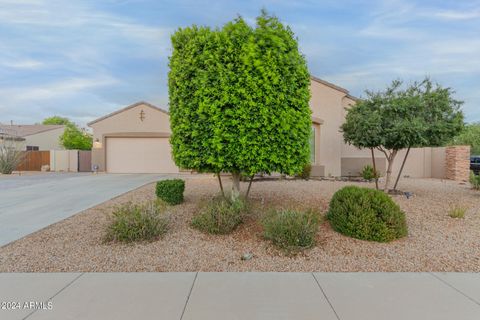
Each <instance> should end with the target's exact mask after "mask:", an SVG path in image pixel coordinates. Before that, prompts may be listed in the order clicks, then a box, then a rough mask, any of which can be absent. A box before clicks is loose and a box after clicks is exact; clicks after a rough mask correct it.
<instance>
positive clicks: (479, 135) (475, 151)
mask: <svg viewBox="0 0 480 320" xmlns="http://www.w3.org/2000/svg"><path fill="white" fill-rule="evenodd" d="M452 144H455V145H462V144H463V145H469V146H470V148H471V149H470V152H471V154H472V155H480V122H477V123H470V124H467V125H466V126H465V129H464V130H462V132H460V134H459V135H457V136H456V137H455V138H453V141H452Z"/></svg>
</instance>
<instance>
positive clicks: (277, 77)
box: [169, 11, 311, 199]
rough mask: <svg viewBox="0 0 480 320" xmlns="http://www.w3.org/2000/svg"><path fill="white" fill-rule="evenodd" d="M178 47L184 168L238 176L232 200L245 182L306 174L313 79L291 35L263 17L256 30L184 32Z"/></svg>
mask: <svg viewBox="0 0 480 320" xmlns="http://www.w3.org/2000/svg"><path fill="white" fill-rule="evenodd" d="M172 47H173V53H172V56H171V57H170V63H169V66H170V72H169V98H170V124H171V129H172V136H171V144H172V151H173V158H174V160H175V163H176V164H177V165H178V166H179V167H182V168H187V169H194V170H197V171H200V172H213V173H216V174H219V173H220V172H229V173H231V175H232V179H233V184H232V199H236V198H238V196H239V193H240V176H241V175H247V176H251V177H253V175H254V174H255V173H258V172H266V173H271V172H279V173H284V174H289V175H293V174H296V173H300V172H301V171H302V169H303V167H304V166H305V165H306V164H307V163H308V160H309V153H310V150H309V138H310V131H311V129H310V127H311V118H310V115H311V111H310V108H309V105H308V102H309V98H310V92H309V84H310V76H309V72H308V69H307V65H306V62H305V59H304V57H303V56H302V55H301V54H300V52H299V50H298V43H297V40H296V39H295V37H294V35H293V32H292V31H291V30H290V28H288V27H285V26H284V25H283V24H282V23H281V22H280V21H279V20H278V19H277V18H276V17H273V16H270V15H268V14H267V13H266V12H265V11H263V12H262V14H261V16H259V17H258V18H257V25H256V27H251V26H249V25H248V24H247V23H246V22H245V21H244V20H243V19H242V18H237V19H235V20H234V21H232V22H230V23H227V24H226V25H225V26H224V27H223V28H221V29H215V30H212V29H210V28H207V27H196V26H193V27H188V28H185V29H179V30H178V31H177V32H175V34H174V35H173V36H172ZM219 180H220V179H219ZM220 182H221V180H220Z"/></svg>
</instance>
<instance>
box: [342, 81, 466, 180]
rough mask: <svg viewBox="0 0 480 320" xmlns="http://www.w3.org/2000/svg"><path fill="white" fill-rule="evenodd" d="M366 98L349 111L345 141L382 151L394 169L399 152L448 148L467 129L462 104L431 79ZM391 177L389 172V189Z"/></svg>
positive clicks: (399, 84)
mask: <svg viewBox="0 0 480 320" xmlns="http://www.w3.org/2000/svg"><path fill="white" fill-rule="evenodd" d="M366 94H367V97H366V98H365V99H363V100H360V101H358V102H357V104H356V105H355V106H353V107H351V108H350V109H349V110H348V113H347V116H346V121H345V123H344V124H343V125H342V131H343V138H344V140H345V142H346V143H348V144H351V145H354V146H356V147H358V148H360V149H363V148H376V149H378V150H380V151H382V152H383V153H384V154H385V155H386V156H387V160H388V163H389V168H390V169H391V167H392V165H393V161H394V159H395V156H396V154H397V153H398V151H399V150H401V149H405V148H408V147H412V148H413V147H434V146H442V145H445V144H447V143H448V142H449V141H451V139H452V138H453V137H454V136H456V135H457V134H458V133H459V132H460V131H461V130H462V128H463V113H462V111H461V110H460V106H461V104H462V102H461V101H457V100H455V99H453V97H452V95H453V94H454V91H452V90H451V89H450V88H443V87H441V86H440V85H438V84H437V85H434V84H433V83H432V82H431V80H430V79H428V78H426V79H425V80H423V81H422V82H420V83H418V82H415V83H413V84H412V85H410V86H408V87H406V88H403V87H402V82H401V81H393V82H392V84H391V86H389V87H387V88H386V89H385V90H384V91H379V92H372V91H367V92H366ZM390 174H391V171H390V170H387V177H386V185H385V189H387V188H388V182H389V178H390Z"/></svg>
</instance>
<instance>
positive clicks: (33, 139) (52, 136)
mask: <svg viewBox="0 0 480 320" xmlns="http://www.w3.org/2000/svg"><path fill="white" fill-rule="evenodd" d="M64 130H65V129H64V128H58V129H53V130H48V131H44V132H40V133H37V134H32V135H30V136H26V137H24V138H25V141H24V142H23V144H24V145H25V146H38V147H39V150H41V151H46V150H63V147H62V146H61V145H60V136H61V135H62V134H63V131H64Z"/></svg>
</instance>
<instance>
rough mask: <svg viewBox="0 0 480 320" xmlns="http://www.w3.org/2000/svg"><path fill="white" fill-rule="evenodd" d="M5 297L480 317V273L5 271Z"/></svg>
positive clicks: (109, 310) (206, 311)
mask: <svg viewBox="0 0 480 320" xmlns="http://www.w3.org/2000/svg"><path fill="white" fill-rule="evenodd" d="M0 302H13V303H18V304H16V306H20V308H19V309H16V310H2V309H0V319H2V320H3V319H5V320H8V319H29V320H37V319H62V320H63V319H102V320H107V319H115V320H121V319H162V320H163V319H177V320H182V319H189V320H191V319H198V320H236V319H238V320H240V319H242V320H243V319H249V320H255V319H259V320H260V319H261V320H269V319H272V320H281V319H295V320H303V319H322V320H323V319H325V320H330V319H333V320H339V319H341V320H353V319H355V320H361V319H365V320H376V319H379V320H384V319H391V320H395V319H409V320H412V319H422V320H426V319H435V320H441V319H448V320H451V319H459V320H460V319H461V320H468V319H472V320H478V319H480V274H466V273H49V274H25V273H16V274H15V273H13V274H12V273H10V274H7V273H4V274H0ZM25 302H27V303H26V304H25ZM42 302H43V303H44V305H43V309H42V308H40V307H42V305H41V303H42ZM35 303H37V305H36V306H35ZM25 306H27V307H28V306H30V308H27V307H25ZM35 309H37V310H35Z"/></svg>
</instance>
